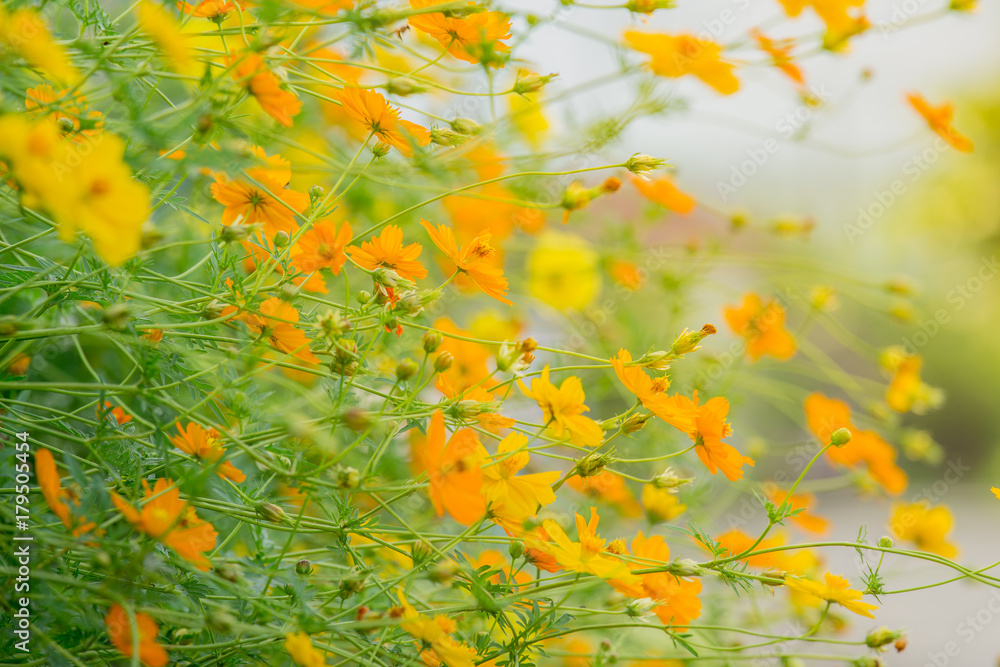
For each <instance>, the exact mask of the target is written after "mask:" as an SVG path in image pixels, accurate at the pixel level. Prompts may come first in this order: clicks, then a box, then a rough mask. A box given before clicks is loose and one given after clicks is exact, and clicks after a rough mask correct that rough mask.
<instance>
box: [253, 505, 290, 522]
mask: <svg viewBox="0 0 1000 667" xmlns="http://www.w3.org/2000/svg"><path fill="white" fill-rule="evenodd" d="M257 514H259V515H260V517H261V518H262V519H264V520H265V521H270V522H271V523H282V522H284V520H285V510H283V509H281V507H279V506H278V505H275V504H274V503H262V504H260V505H258V506H257Z"/></svg>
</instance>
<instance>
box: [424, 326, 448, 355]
mask: <svg viewBox="0 0 1000 667" xmlns="http://www.w3.org/2000/svg"><path fill="white" fill-rule="evenodd" d="M443 342H444V337H443V336H442V335H441V334H439V333H438V332H437V331H428V332H427V333H425V334H424V337H423V338H422V339H421V343H422V344H423V346H424V352H426V353H427V354H433V353H434V352H437V349H438V348H439V347H441V344H442V343H443Z"/></svg>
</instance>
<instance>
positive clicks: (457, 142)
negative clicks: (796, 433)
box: [430, 127, 472, 146]
mask: <svg viewBox="0 0 1000 667" xmlns="http://www.w3.org/2000/svg"><path fill="white" fill-rule="evenodd" d="M430 135H431V143H432V144H435V145H437V146H461V145H462V144H464V143H465V142H467V141H468V140H469V139H471V138H472V137H470V136H469V135H467V134H459V133H458V132H455V131H454V130H450V129H448V128H447V127H432V128H431V129H430Z"/></svg>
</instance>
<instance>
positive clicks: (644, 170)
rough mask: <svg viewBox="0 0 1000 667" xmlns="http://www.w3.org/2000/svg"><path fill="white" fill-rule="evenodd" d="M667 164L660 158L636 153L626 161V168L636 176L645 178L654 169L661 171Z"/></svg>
mask: <svg viewBox="0 0 1000 667" xmlns="http://www.w3.org/2000/svg"><path fill="white" fill-rule="evenodd" d="M666 163H667V161H666V160H662V159H660V158H658V157H651V156H649V155H644V154H643V153H636V154H635V155H633V156H632V157H630V158H629V159H628V160H626V161H625V168H626V169H628V170H629V171H630V172H632V173H633V174H635V175H636V176H645V175H646V174H648V173H649V172H651V171H653V170H654V169H659V168H660V167H662V166H663V165H665V164H666Z"/></svg>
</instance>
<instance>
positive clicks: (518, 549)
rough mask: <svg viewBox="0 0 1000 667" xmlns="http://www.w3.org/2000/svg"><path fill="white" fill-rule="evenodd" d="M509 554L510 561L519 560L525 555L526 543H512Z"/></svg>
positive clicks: (508, 548)
mask: <svg viewBox="0 0 1000 667" xmlns="http://www.w3.org/2000/svg"><path fill="white" fill-rule="evenodd" d="M507 553H508V554H510V559H511V560H512V561H515V560H517V559H518V558H520V557H521V556H523V555H524V542H521V541H516V542H511V543H510V546H509V547H507Z"/></svg>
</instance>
